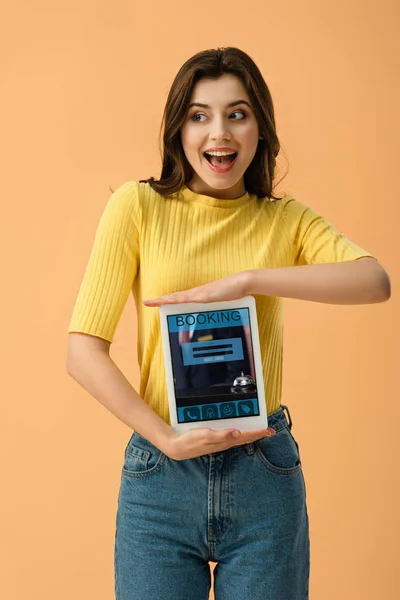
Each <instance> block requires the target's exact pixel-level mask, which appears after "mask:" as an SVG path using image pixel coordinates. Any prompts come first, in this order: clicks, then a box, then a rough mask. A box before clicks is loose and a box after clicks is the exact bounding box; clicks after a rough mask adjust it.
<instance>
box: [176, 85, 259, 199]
mask: <svg viewBox="0 0 400 600" xmlns="http://www.w3.org/2000/svg"><path fill="white" fill-rule="evenodd" d="M239 101H240V102H239ZM194 103H196V104H197V106H192V104H194ZM233 103H235V106H229V105H230V104H233ZM236 103H237V104H236ZM189 104H190V108H189V110H188V113H187V115H186V118H185V122H184V124H183V126H182V129H181V140H182V146H183V150H184V152H185V155H186V158H187V160H188V161H189V163H190V165H191V166H192V167H193V170H194V175H193V178H192V180H191V181H190V182H188V187H189V188H190V189H191V190H193V191H194V192H196V193H198V194H204V195H206V196H212V197H215V198H222V199H225V200H227V199H234V198H239V197H240V196H242V195H243V194H244V193H245V191H246V190H245V187H244V173H245V171H246V169H247V168H248V166H249V165H250V163H251V161H252V160H253V158H254V155H255V153H256V151H257V145H258V140H259V129H258V123H257V121H256V118H255V116H254V113H253V110H252V107H251V102H250V98H249V96H248V95H247V93H246V90H245V88H244V86H243V84H242V82H241V80H240V79H239V78H238V77H235V76H234V75H228V74H225V75H222V76H221V77H219V78H218V79H206V78H205V79H201V80H200V81H198V82H197V84H196V85H195V87H194V89H193V93H192V97H191V99H190V103H189ZM198 104H202V105H208V106H207V107H204V106H198ZM214 147H217V148H220V147H225V148H228V149H229V150H234V151H235V152H237V156H236V159H235V162H234V163H233V166H232V167H230V168H229V170H225V171H224V172H223V169H226V167H227V166H228V163H227V161H228V160H229V159H222V161H223V162H220V160H221V159H215V158H214V159H212V160H213V162H215V168H214V169H213V167H212V165H210V163H209V161H208V160H207V158H206V156H205V155H204V152H205V151H206V150H210V149H211V148H214ZM218 169H219V170H218Z"/></svg>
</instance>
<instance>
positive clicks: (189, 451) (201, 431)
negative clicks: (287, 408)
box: [165, 427, 276, 460]
mask: <svg viewBox="0 0 400 600" xmlns="http://www.w3.org/2000/svg"><path fill="white" fill-rule="evenodd" d="M234 432H237V433H238V434H239V435H238V436H237V437H235V436H234V435H233V433H234ZM275 433H276V432H275V430H274V429H272V427H269V428H268V429H253V430H251V431H243V432H242V431H239V430H238V429H221V430H219V431H216V430H215V429H210V428H209V427H200V428H195V429H190V430H189V431H185V432H184V433H177V432H175V434H176V435H175V436H174V437H172V438H171V439H170V440H169V447H168V449H167V451H166V452H165V454H166V455H167V456H168V457H169V458H172V459H174V460H185V459H187V458H196V457H197V456H202V455H203V454H211V453H213V452H221V451H222V450H227V449H228V448H232V447H233V446H241V445H242V444H249V443H250V442H255V441H256V440H260V439H262V438H263V437H266V436H271V435H275Z"/></svg>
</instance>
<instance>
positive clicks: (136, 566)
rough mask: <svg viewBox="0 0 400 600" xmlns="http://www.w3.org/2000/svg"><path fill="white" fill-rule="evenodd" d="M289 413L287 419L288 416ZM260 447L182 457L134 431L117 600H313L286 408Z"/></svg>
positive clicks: (119, 541)
mask: <svg viewBox="0 0 400 600" xmlns="http://www.w3.org/2000/svg"><path fill="white" fill-rule="evenodd" d="M284 408H285V409H286V411H287V414H288V419H289V421H287V419H286V416H285V413H284V410H283V409H284ZM268 425H269V426H270V427H273V428H274V429H275V430H276V432H277V433H276V435H274V436H273V437H265V438H263V439H262V440H258V441H257V442H254V443H251V444H243V445H241V446H235V447H233V448H230V449H228V450H224V451H222V452H216V453H213V454H204V455H203V456H199V457H196V458H189V459H186V460H173V459H171V458H169V457H167V456H166V455H165V454H164V453H163V452H161V451H160V450H159V449H158V448H156V447H155V446H154V445H153V444H151V443H150V442H149V441H148V440H146V439H145V438H144V437H142V436H141V435H139V434H138V433H136V432H134V433H133V435H132V437H131V439H130V440H129V442H128V445H127V447H126V450H125V457H124V464H123V468H122V474H121V486H120V491H119V495H118V511H117V517H116V534H115V550H114V559H115V564H114V566H115V594H116V599H117V600H136V599H137V600H139V599H140V600H160V599H161V600H207V599H208V597H209V591H210V587H211V571H210V565H209V561H212V562H214V563H217V564H216V566H215V569H214V594H215V600H307V599H308V583H309V570H310V542H309V525H308V514H307V507H306V488H305V482H304V477H303V471H302V465H301V461H300V455H299V446H298V444H297V442H296V440H295V439H294V437H293V434H292V433H291V426H292V421H291V417H290V413H289V409H288V407H287V406H283V405H281V407H280V408H279V409H278V410H277V411H276V412H274V413H272V414H271V415H268Z"/></svg>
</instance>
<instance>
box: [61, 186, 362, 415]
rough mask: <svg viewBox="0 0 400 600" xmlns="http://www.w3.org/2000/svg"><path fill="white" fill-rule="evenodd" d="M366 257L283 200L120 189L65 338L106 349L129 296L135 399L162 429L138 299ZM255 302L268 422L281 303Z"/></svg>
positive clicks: (158, 350) (144, 311)
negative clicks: (89, 338)
mask: <svg viewBox="0 0 400 600" xmlns="http://www.w3.org/2000/svg"><path fill="white" fill-rule="evenodd" d="M363 256H372V255H371V254H370V253H369V252H367V251H365V250H363V249H362V248H361V247H360V246H358V245H357V244H355V243H354V242H352V241H350V240H349V239H348V238H347V236H346V235H345V234H344V233H342V232H340V231H338V230H337V229H336V228H335V226H334V225H333V224H332V223H331V222H329V221H328V220H327V219H326V218H324V217H323V216H322V215H320V214H318V213H317V212H315V211H314V210H313V209H312V208H310V207H308V206H306V205H305V204H303V203H302V202H300V201H298V200H296V199H295V198H294V197H293V196H291V195H286V196H285V197H284V198H282V199H280V200H272V199H269V198H263V199H259V198H257V196H256V195H253V194H250V193H248V192H246V193H245V194H244V195H243V196H241V197H240V198H236V199H234V200H223V199H219V198H213V197H210V196H206V195H202V194H197V193H195V192H193V191H192V190H190V189H189V188H188V187H187V186H186V185H184V186H183V187H182V188H181V189H180V190H179V191H178V192H176V193H175V194H173V195H172V196H170V197H164V196H162V195H160V194H158V193H157V192H155V191H154V190H153V189H152V188H151V187H150V185H149V184H148V183H144V182H142V183H140V182H136V181H127V182H125V183H123V184H122V185H120V186H119V187H118V188H117V189H116V190H115V191H114V192H113V193H112V194H111V196H110V197H109V199H108V201H107V203H106V205H105V207H104V209H103V212H102V214H101V217H100V220H99V223H98V225H97V229H96V233H95V236H94V241H93V245H92V249H91V253H90V256H89V260H88V263H87V266H86V270H85V273H84V276H83V280H82V282H81V285H80V288H79V291H78V295H77V298H76V302H75V306H74V308H73V312H72V317H71V320H70V324H69V328H68V332H69V333H70V332H82V333H87V334H90V335H94V336H97V337H100V338H103V339H105V340H108V341H109V342H113V338H114V334H115V331H116V328H117V325H118V322H119V320H120V317H121V314H122V311H123V309H124V307H125V305H126V302H127V300H128V297H129V295H130V293H132V295H133V298H134V302H135V305H136V311H137V324H138V332H137V355H138V363H139V367H140V390H138V392H139V394H140V396H141V397H142V398H143V399H144V400H145V401H146V402H147V403H148V404H149V406H150V407H151V408H152V409H153V410H154V411H155V412H156V413H157V414H158V415H159V416H160V417H161V418H162V419H163V420H164V421H165V422H166V423H168V424H170V418H169V405H168V397H167V386H166V374H165V365H164V357H163V351H162V343H161V332H160V321H159V314H158V311H159V309H158V307H147V306H145V305H144V304H143V300H145V299H151V298H158V297H159V296H163V295H165V294H169V293H172V292H176V291H181V290H186V289H190V288H193V287H197V286H199V285H202V284H205V283H209V282H211V281H214V280H217V279H220V278H222V277H227V276H228V275H232V274H234V273H238V272H241V271H245V270H247V269H275V268H279V267H290V266H296V265H306V264H321V263H332V262H341V261H348V260H356V259H358V258H361V257H363ZM253 295H254V298H255V301H256V309H257V319H258V326H259V337H260V347H261V361H262V369H263V377H264V386H265V398H266V405H267V414H270V413H272V412H274V411H275V410H277V409H278V408H279V406H280V403H281V394H282V361H283V298H280V297H274V296H267V295H259V294H253Z"/></svg>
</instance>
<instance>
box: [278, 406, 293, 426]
mask: <svg viewBox="0 0 400 600" xmlns="http://www.w3.org/2000/svg"><path fill="white" fill-rule="evenodd" d="M281 407H282V409H286V412H287V415H288V419H289V429H292V424H293V423H292V417H291V416H290V411H289V408H288V407H287V406H286V405H285V404H281Z"/></svg>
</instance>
